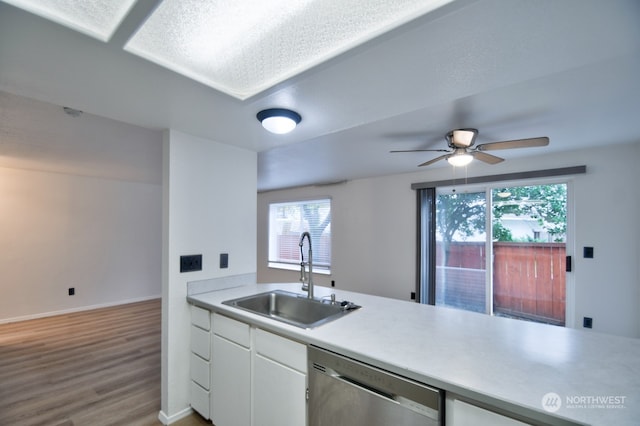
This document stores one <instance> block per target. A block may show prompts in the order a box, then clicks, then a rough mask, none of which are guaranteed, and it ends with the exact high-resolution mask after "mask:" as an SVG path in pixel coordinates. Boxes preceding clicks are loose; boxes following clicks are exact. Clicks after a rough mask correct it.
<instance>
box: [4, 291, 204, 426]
mask: <svg viewBox="0 0 640 426" xmlns="http://www.w3.org/2000/svg"><path fill="white" fill-rule="evenodd" d="M159 411H160V300H159V299H157V300H151V301H146V302H139V303H131V304H127V305H120V306H115V307H109V308H104V309H96V310H92V311H85V312H78V313H72V314H66V315H59V316H54V317H48V318H41V319H35V320H29V321H22V322H16V323H9V324H0V425H12V426H13V425H16V426H35V425H47V426H83V425H91V426H103V425H104V426H106V425H118V426H120V425H127V426H128V425H131V426H147V425H153V426H157V425H160V422H159V421H158V412H159ZM199 424H207V423H205V422H204V420H202V419H201V418H198V417H197V416H192V417H191V418H186V419H183V420H181V421H180V422H178V423H176V425H180V426H188V425H199ZM208 424H209V425H210V424H211V423H208Z"/></svg>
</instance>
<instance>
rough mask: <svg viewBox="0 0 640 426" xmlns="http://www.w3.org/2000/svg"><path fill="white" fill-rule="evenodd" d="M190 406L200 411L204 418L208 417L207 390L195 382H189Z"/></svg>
mask: <svg viewBox="0 0 640 426" xmlns="http://www.w3.org/2000/svg"><path fill="white" fill-rule="evenodd" d="M191 408H193V409H194V410H196V411H197V412H198V413H200V415H201V416H202V417H204V418H205V419H208V418H209V417H210V416H209V391H207V390H206V389H204V388H202V387H200V385H198V384H197V383H196V382H191Z"/></svg>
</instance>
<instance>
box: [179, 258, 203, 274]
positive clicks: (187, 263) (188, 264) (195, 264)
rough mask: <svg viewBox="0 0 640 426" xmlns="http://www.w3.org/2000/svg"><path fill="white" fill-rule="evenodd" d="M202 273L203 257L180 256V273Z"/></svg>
mask: <svg viewBox="0 0 640 426" xmlns="http://www.w3.org/2000/svg"><path fill="white" fill-rule="evenodd" d="M192 271H202V255H201V254H192V255H188V256H180V272H192Z"/></svg>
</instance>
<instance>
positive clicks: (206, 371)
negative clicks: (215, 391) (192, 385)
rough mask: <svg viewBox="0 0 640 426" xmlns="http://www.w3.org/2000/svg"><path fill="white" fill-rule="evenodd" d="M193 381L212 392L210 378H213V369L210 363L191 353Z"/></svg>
mask: <svg viewBox="0 0 640 426" xmlns="http://www.w3.org/2000/svg"><path fill="white" fill-rule="evenodd" d="M190 370H191V380H193V381H194V382H196V383H197V384H199V385H200V386H202V387H203V388H205V389H206V390H210V389H211V388H210V387H209V383H210V381H211V380H210V377H211V373H210V371H211V369H210V364H209V362H208V361H205V360H204V359H202V358H200V357H199V356H198V355H196V354H194V353H191V363H190Z"/></svg>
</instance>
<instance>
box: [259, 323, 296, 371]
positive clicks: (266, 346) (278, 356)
mask: <svg viewBox="0 0 640 426" xmlns="http://www.w3.org/2000/svg"><path fill="white" fill-rule="evenodd" d="M255 345H256V346H255V350H256V352H257V353H259V354H261V355H263V356H264V357H266V358H269V359H272V360H274V361H276V362H279V363H280V364H283V365H286V366H287V367H291V368H293V369H295V370H298V371H300V372H301V373H303V374H306V373H307V347H306V346H305V345H303V344H302V343H298V342H294V341H293V340H289V339H285V338H284V337H280V336H278V335H276V334H273V333H269V332H268V331H264V330H260V329H256V334H255Z"/></svg>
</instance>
